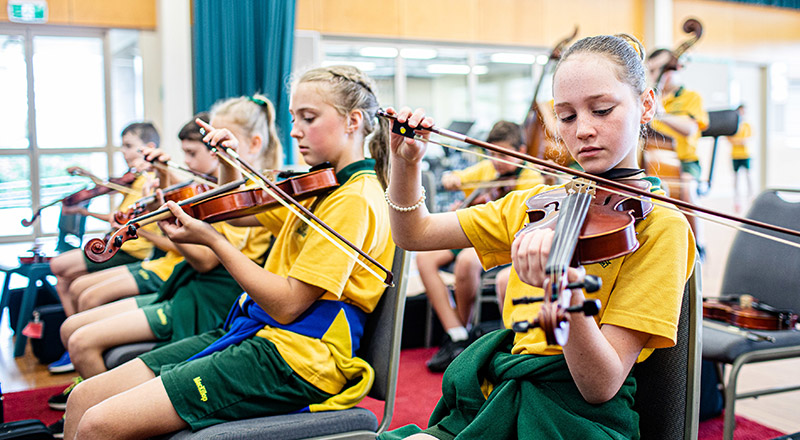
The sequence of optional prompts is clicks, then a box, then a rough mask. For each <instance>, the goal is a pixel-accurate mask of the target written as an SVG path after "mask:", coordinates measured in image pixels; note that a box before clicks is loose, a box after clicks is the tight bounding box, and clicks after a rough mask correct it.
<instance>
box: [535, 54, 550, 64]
mask: <svg viewBox="0 0 800 440" xmlns="http://www.w3.org/2000/svg"><path fill="white" fill-rule="evenodd" d="M548 61H550V57H549V56H547V55H539V56H537V57H536V64H541V65H542V66H544V65H545V64H547V62H548Z"/></svg>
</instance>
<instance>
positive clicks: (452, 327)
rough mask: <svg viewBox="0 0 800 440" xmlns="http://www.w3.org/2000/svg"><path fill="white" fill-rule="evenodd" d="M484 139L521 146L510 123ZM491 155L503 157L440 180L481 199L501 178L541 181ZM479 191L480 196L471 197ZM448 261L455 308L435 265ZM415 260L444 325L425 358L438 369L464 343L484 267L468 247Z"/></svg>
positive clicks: (519, 183) (519, 184)
mask: <svg viewBox="0 0 800 440" xmlns="http://www.w3.org/2000/svg"><path fill="white" fill-rule="evenodd" d="M486 141H487V142H489V143H494V144H497V145H500V146H502V147H506V148H508V149H511V150H515V151H519V152H524V151H525V142H524V140H523V135H522V128H521V127H520V126H519V125H518V124H515V123H514V122H510V121H499V122H497V123H495V124H494V126H493V127H492V129H491V130H490V131H489V136H488V138H487V139H486ZM491 155H492V156H493V157H496V158H498V159H501V160H502V161H496V160H490V159H486V160H482V161H480V162H478V163H477V164H475V165H473V166H471V167H469V168H466V169H464V170H460V171H452V172H448V173H445V174H444V175H443V176H442V185H443V186H444V187H445V189H447V190H450V191H457V190H462V191H464V195H465V197H466V200H470V199H473V200H476V201H477V200H480V201H481V202H485V201H486V200H489V199H491V198H492V197H491V195H494V196H495V197H497V196H498V195H500V192H501V191H502V188H501V187H499V186H496V185H497V184H500V183H504V182H505V185H503V186H504V187H505V188H509V189H525V188H530V187H532V186H534V185H538V184H540V183H542V182H543V179H542V176H541V175H540V174H539V173H538V172H537V171H534V170H532V169H529V168H522V167H519V166H518V165H519V164H522V161H521V160H519V159H516V158H513V157H510V156H506V155H500V154H496V153H492V154H491ZM478 192H480V194H479V195H478V197H481V199H477V198H476V197H475V195H476V193H478ZM503 195H504V194H503ZM486 196H490V197H488V198H487V197H486ZM464 207H466V206H464ZM453 260H455V267H454V274H455V286H454V290H453V296H454V298H453V299H454V301H455V308H453V306H452V305H451V302H450V294H449V292H448V288H447V286H446V285H445V283H444V281H442V279H441V277H440V276H439V269H440V268H441V267H444V266H447V265H448V264H450V263H452V262H453ZM416 261H417V269H418V270H419V275H420V279H421V280H422V284H423V285H424V286H425V294H426V295H427V297H428V301H430V303H431V306H432V307H433V310H434V311H435V312H436V316H437V317H438V318H439V322H441V323H442V327H443V328H444V330H445V336H444V340H443V342H442V345H441V347H440V348H439V350H438V351H437V352H436V353H435V354H434V355H433V357H431V359H429V360H428V362H427V363H426V365H427V366H428V369H429V370H431V371H434V372H440V371H444V370H445V369H446V368H447V366H448V365H450V362H452V361H453V359H455V358H456V356H458V354H459V353H461V352H462V351H463V350H464V349H465V348H466V347H467V345H469V333H468V329H467V326H468V324H469V322H470V316H471V314H472V309H473V305H474V303H475V297H476V295H479V294H480V288H481V275H482V274H483V268H482V267H481V264H480V261H479V260H478V256H477V254H476V253H475V250H474V249H472V248H466V249H453V250H438V251H431V252H420V253H418V254H417V255H416Z"/></svg>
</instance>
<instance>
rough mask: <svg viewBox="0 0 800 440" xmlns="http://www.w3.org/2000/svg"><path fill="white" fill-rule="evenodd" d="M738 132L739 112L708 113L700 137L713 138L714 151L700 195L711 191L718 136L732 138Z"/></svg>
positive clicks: (721, 111)
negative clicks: (704, 127)
mask: <svg viewBox="0 0 800 440" xmlns="http://www.w3.org/2000/svg"><path fill="white" fill-rule="evenodd" d="M737 131H739V112H737V111H736V110H715V111H710V112H708V128H706V129H705V130H704V131H703V133H702V136H703V137H713V138H714V149H713V150H711V164H710V165H709V167H708V180H707V181H706V185H705V187H704V188H703V189H702V190H699V189H698V193H699V194H700V195H704V194H706V193H708V191H709V190H710V189H711V177H712V176H713V175H714V161H715V159H716V157H717V143H718V141H719V137H720V136H733V135H734V134H736V132H737Z"/></svg>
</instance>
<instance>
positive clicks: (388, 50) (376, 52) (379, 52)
mask: <svg viewBox="0 0 800 440" xmlns="http://www.w3.org/2000/svg"><path fill="white" fill-rule="evenodd" d="M358 53H359V55H361V56H362V57H373V58H395V57H397V49H396V48H394V47H386V46H378V47H362V48H361V50H359V51H358Z"/></svg>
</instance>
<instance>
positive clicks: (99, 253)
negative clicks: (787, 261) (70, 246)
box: [83, 223, 139, 263]
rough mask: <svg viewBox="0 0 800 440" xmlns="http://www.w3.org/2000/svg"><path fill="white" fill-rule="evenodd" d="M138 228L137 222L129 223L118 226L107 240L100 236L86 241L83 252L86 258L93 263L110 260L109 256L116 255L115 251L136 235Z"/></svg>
mask: <svg viewBox="0 0 800 440" xmlns="http://www.w3.org/2000/svg"><path fill="white" fill-rule="evenodd" d="M138 229H139V225H138V224H137V223H131V224H129V225H126V226H123V227H122V228H120V229H119V230H118V231H117V232H115V233H114V234H113V235H112V236H111V237H110V238H109V240H108V241H106V240H103V239H102V238H93V239H91V240H89V241H88V242H87V243H86V247H85V248H84V249H83V253H84V254H85V255H86V258H88V259H89V260H91V261H93V262H95V263H105V262H106V261H108V260H110V259H111V257H113V256H114V255H117V252H118V251H119V250H120V249H121V248H122V245H123V244H124V243H125V242H126V241H128V240H133V239H136V238H137V237H138V235H137V230H138Z"/></svg>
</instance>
